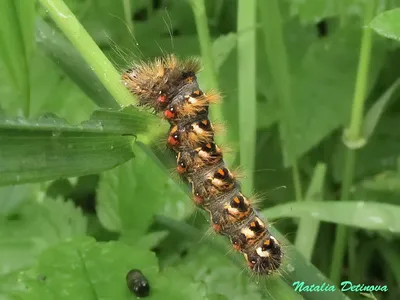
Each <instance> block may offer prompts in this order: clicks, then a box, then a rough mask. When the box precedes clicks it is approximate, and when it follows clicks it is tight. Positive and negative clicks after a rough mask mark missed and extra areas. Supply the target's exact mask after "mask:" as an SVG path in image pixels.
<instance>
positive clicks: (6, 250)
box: [0, 194, 86, 274]
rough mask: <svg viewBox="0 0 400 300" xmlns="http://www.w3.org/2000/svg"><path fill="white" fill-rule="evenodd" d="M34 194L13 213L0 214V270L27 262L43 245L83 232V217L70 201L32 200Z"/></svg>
mask: <svg viewBox="0 0 400 300" xmlns="http://www.w3.org/2000/svg"><path fill="white" fill-rule="evenodd" d="M34 196H35V194H32V196H31V199H29V200H30V201H29V202H27V203H25V204H24V205H23V206H22V207H21V208H20V209H19V210H18V212H16V213H15V215H14V216H9V217H0V224H1V226H0V274H5V273H9V272H11V271H14V270H17V269H21V268H23V267H26V266H29V265H31V264H32V263H33V262H34V261H35V258H36V257H37V255H38V254H40V252H42V251H43V250H44V249H46V248H47V247H49V246H51V245H53V244H57V243H59V242H60V241H63V240H66V239H69V238H72V237H75V236H81V235H84V234H85V233H86V219H85V218H84V216H83V215H82V212H81V211H80V209H78V208H76V207H75V206H74V204H73V203H72V202H65V201H63V200H61V199H58V200H54V199H50V198H42V199H38V200H36V199H35V201H32V200H33V199H32V198H33V197H34Z"/></svg>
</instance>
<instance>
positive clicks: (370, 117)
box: [363, 78, 400, 139]
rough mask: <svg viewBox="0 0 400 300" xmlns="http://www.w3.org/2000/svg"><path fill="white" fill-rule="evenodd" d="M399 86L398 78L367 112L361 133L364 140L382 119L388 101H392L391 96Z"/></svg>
mask: <svg viewBox="0 0 400 300" xmlns="http://www.w3.org/2000/svg"><path fill="white" fill-rule="evenodd" d="M399 86H400V78H399V79H397V80H396V81H395V82H394V83H393V84H392V85H391V86H390V87H389V88H388V89H387V90H386V92H385V93H384V94H383V95H382V96H380V97H379V99H378V100H376V102H375V103H374V105H372V107H371V108H370V109H369V110H368V112H367V114H366V115H365V119H364V124H363V132H364V137H365V139H368V138H369V137H370V136H371V135H372V134H373V133H374V130H375V128H376V125H377V124H378V122H379V119H380V118H381V117H382V115H383V112H384V111H385V109H386V107H387V105H388V103H389V101H390V100H391V99H392V96H393V94H394V93H395V92H396V91H397V89H398V87H399Z"/></svg>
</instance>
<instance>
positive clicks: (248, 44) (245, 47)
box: [237, 0, 257, 192]
mask: <svg viewBox="0 0 400 300" xmlns="http://www.w3.org/2000/svg"><path fill="white" fill-rule="evenodd" d="M256 16H257V4H256V0H239V7H238V29H237V31H238V32H240V34H238V40H237V45H238V46H237V47H238V56H237V61H238V69H239V70H240V72H238V83H239V86H238V99H239V139H240V165H241V167H242V168H243V169H244V170H245V171H246V174H247V176H246V177H245V178H243V180H242V182H243V190H244V191H245V192H252V190H253V173H252V170H254V165H255V148H256V134H257V98H256V97H257V94H256V82H257V80H256V32H255V30H256V22H257V20H256V19H257V18H256ZM246 29H247V30H246Z"/></svg>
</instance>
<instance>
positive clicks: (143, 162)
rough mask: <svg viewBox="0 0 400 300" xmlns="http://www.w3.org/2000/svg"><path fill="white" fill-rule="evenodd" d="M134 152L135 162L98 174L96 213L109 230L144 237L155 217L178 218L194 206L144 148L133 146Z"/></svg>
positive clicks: (140, 145) (139, 144) (137, 144)
mask: <svg viewBox="0 0 400 300" xmlns="http://www.w3.org/2000/svg"><path fill="white" fill-rule="evenodd" d="M134 151H135V159H133V160H131V161H128V162H127V163H125V164H123V165H121V166H119V167H117V168H115V169H113V170H110V171H107V172H104V173H102V174H101V180H100V184H99V189H98V205H97V213H98V217H99V219H100V221H101V223H102V224H103V226H104V227H105V228H107V229H108V230H111V231H129V230H135V231H137V233H138V234H140V233H142V234H143V233H144V232H145V230H146V229H147V228H148V226H149V225H150V224H151V223H152V220H153V216H154V214H156V213H162V214H164V215H167V216H171V215H172V216H174V217H175V218H178V219H179V218H182V217H184V216H186V215H187V214H188V213H189V212H190V208H191V207H193V206H192V204H191V203H190V202H189V201H188V200H187V199H186V195H185V193H184V192H183V191H182V189H181V188H179V186H177V184H176V183H175V182H174V181H173V180H172V179H171V178H170V176H169V175H170V174H168V173H167V172H165V171H164V170H162V169H160V165H159V162H158V160H157V158H156V157H154V156H153V155H151V154H150V153H149V150H147V149H146V146H144V145H143V144H141V143H136V147H135V148H134Z"/></svg>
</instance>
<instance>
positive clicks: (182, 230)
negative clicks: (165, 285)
mask: <svg viewBox="0 0 400 300" xmlns="http://www.w3.org/2000/svg"><path fill="white" fill-rule="evenodd" d="M156 221H157V223H158V224H160V225H164V226H165V227H166V228H168V229H169V230H170V231H172V232H174V233H176V234H177V235H178V236H179V237H182V238H183V237H184V238H185V239H187V240H191V241H194V245H193V246H191V247H190V245H189V251H190V252H189V253H192V252H193V256H194V257H193V256H191V255H192V254H189V258H188V260H187V261H186V260H183V261H182V265H181V264H178V267H179V268H180V269H182V272H187V273H188V276H191V277H193V276H195V278H197V280H198V281H200V280H205V281H206V284H207V286H208V287H209V290H210V294H212V295H214V294H215V293H217V294H220V293H224V295H225V293H226V294H228V295H230V294H231V293H232V295H231V296H233V293H234V292H232V291H231V290H233V291H237V292H238V293H239V295H240V294H241V293H247V292H248V293H253V292H255V291H254V290H253V287H252V285H251V281H255V282H256V283H257V284H258V286H259V292H261V294H263V299H297V295H296V293H295V292H294V287H293V286H292V283H293V282H296V281H306V282H309V283H313V284H317V285H323V284H325V285H326V284H332V283H331V282H330V281H329V279H327V278H326V277H325V276H324V275H323V274H322V273H321V272H320V271H319V270H318V269H316V268H315V267H314V266H313V265H312V264H311V263H310V262H309V261H307V260H306V259H305V258H304V257H303V256H302V255H301V254H300V253H299V252H298V251H297V250H296V248H295V247H294V246H292V245H290V242H289V241H287V239H286V238H285V237H284V236H283V235H282V234H280V233H279V232H277V231H276V230H275V229H273V228H272V226H271V231H272V233H273V234H274V236H275V237H276V238H278V240H280V241H281V244H282V245H283V247H284V251H285V259H284V261H283V264H282V267H281V269H280V274H276V275H281V276H271V277H267V278H265V277H254V276H252V275H253V274H251V273H250V274H246V272H245V270H248V269H247V266H245V260H244V258H243V256H242V255H241V254H239V253H237V252H232V251H229V250H231V247H232V246H231V245H229V246H228V244H229V242H228V241H227V240H225V241H224V242H223V241H222V239H219V238H217V237H214V236H210V235H207V234H206V235H205V233H204V232H202V231H200V230H198V229H196V228H194V227H193V226H190V225H189V224H187V223H183V222H179V221H175V220H172V219H169V218H165V217H162V216H157V217H156ZM198 240H202V242H203V244H208V246H210V247H207V248H204V249H205V250H204V252H200V251H202V250H200V251H197V250H196V249H202V248H203V247H198ZM227 249H229V250H227ZM216 250H217V251H218V252H219V253H220V254H221V257H220V256H219V255H218V252H215V251H216ZM206 251H207V252H206ZM200 253H203V255H204V256H207V258H208V259H206V258H205V257H203V255H201V254H200ZM197 255H199V261H195V257H197ZM214 258H215V259H214ZM181 259H182V258H181V257H180V256H179V261H180V260H181ZM228 259H231V262H229V261H228ZM232 262H233V263H234V264H233V263H232ZM234 265H236V267H233V266H234ZM186 267H188V269H186ZM237 267H239V268H237ZM224 270H227V271H226V272H224ZM238 272H239V273H238ZM222 273H223V274H224V275H222ZM228 274H234V275H235V276H234V277H233V278H230V277H229V275H228ZM241 275H243V276H241ZM208 276H209V277H210V278H208ZM214 277H216V278H218V280H217V279H215V280H214V281H213V282H212V283H211V281H212V280H213V279H214ZM249 277H250V278H249ZM200 278H201V279H200ZM224 278H227V279H228V281H229V283H226V284H227V285H228V284H229V290H228V291H226V290H225V288H226V289H228V287H226V286H225V283H224ZM249 279H250V280H249ZM232 281H233V282H234V284H232ZM214 284H215V285H214ZM236 287H238V288H237V289H235V288H236ZM253 296H255V295H253ZM302 296H303V297H304V299H309V300H318V299H320V294H319V293H307V292H306V293H303V295H302ZM324 296H325V297H326V298H325V299H329V300H336V299H343V300H345V299H348V298H347V297H346V296H345V295H344V294H342V293H341V292H340V290H338V289H336V291H335V292H333V293H326V294H324ZM229 299H231V298H229ZM237 299H242V298H240V297H238V298H237ZM300 299H301V298H300Z"/></svg>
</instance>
